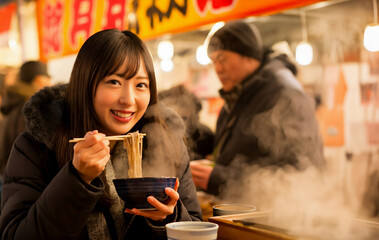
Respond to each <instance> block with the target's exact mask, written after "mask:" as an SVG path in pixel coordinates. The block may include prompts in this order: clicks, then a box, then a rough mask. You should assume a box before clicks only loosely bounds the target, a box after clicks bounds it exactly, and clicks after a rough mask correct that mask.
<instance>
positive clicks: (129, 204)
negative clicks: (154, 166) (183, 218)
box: [113, 177, 176, 210]
mask: <svg viewBox="0 0 379 240" xmlns="http://www.w3.org/2000/svg"><path fill="white" fill-rule="evenodd" d="M175 181H176V177H141V178H123V179H113V183H114V185H115V187H116V191H117V194H118V195H119V196H120V198H121V199H122V200H124V202H125V207H126V208H130V209H131V208H137V209H143V210H153V209H155V208H154V207H153V206H152V205H150V203H149V202H148V201H147V197H149V196H153V197H155V198H156V199H157V200H158V201H160V202H164V201H166V200H167V199H168V196H167V194H166V193H165V188H167V187H169V188H174V186H175Z"/></svg>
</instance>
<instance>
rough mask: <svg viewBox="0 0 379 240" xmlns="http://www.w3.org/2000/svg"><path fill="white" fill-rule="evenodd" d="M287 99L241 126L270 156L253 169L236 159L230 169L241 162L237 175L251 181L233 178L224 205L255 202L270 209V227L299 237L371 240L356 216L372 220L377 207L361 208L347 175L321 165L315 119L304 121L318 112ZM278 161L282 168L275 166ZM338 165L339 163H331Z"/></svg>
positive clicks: (263, 208)
mask: <svg viewBox="0 0 379 240" xmlns="http://www.w3.org/2000/svg"><path fill="white" fill-rule="evenodd" d="M282 97H283V100H280V102H279V103H278V104H277V105H276V106H275V107H274V108H273V109H272V110H270V111H267V112H264V113H262V114H260V115H258V116H255V119H254V121H252V120H251V119H250V120H249V119H247V121H246V122H245V124H242V126H241V127H242V128H243V129H244V130H245V132H246V133H251V132H250V131H252V132H254V134H255V136H257V137H258V142H259V144H260V146H261V147H262V148H263V149H267V152H268V153H270V155H269V156H266V157H262V158H261V159H258V160H257V162H258V164H259V165H258V164H256V165H253V166H248V165H247V164H246V165H245V166H241V162H243V160H244V159H243V158H242V157H241V156H235V159H234V161H233V162H232V164H231V165H230V169H231V168H233V166H234V165H236V164H238V165H239V169H242V171H243V172H238V175H240V176H241V175H242V176H246V177H245V178H244V182H240V180H239V181H236V180H234V181H233V176H231V178H230V181H229V182H228V183H227V184H226V187H225V188H224V189H222V194H221V197H222V199H223V202H229V203H244V204H251V205H254V206H256V207H257V209H258V210H259V211H269V212H271V213H270V214H269V219H268V221H269V225H273V226H276V227H279V228H283V229H287V230H289V231H290V232H291V233H292V234H293V235H295V236H302V237H303V236H312V237H318V238H321V239H365V238H367V237H371V236H372V235H371V234H372V233H371V232H370V231H367V229H366V228H357V218H362V217H364V218H366V217H368V216H369V215H368V214H370V213H372V209H369V208H368V206H366V205H363V204H360V203H361V202H362V201H358V202H359V203H358V204H357V201H356V198H357V196H354V195H352V194H351V193H352V191H351V186H350V185H349V184H348V182H346V181H345V180H346V179H347V178H346V177H343V178H341V175H340V174H338V173H336V172H335V171H334V172H333V171H332V169H330V168H329V166H328V165H323V164H321V162H322V158H323V156H322V148H321V146H320V142H319V139H318V138H317V137H314V136H317V135H318V134H317V131H318V130H317V123H316V120H314V121H315V122H312V121H308V119H314V118H312V117H304V116H306V115H309V114H314V113H313V110H312V108H309V109H304V104H300V103H301V101H302V102H304V101H305V100H304V98H303V99H302V98H297V96H296V94H295V93H291V97H288V98H287V97H286V96H282ZM293 99H295V100H293ZM288 109H291V111H288ZM305 119H307V120H305ZM251 123H252V124H251ZM279 129H286V130H285V131H279ZM312 136H313V137H312ZM294 157H296V159H297V163H296V164H293V163H294ZM320 158H321V159H320ZM278 159H280V161H281V162H279V165H280V166H272V164H271V163H275V161H278ZM333 161H337V159H335V160H334V159H329V160H328V161H327V162H333ZM288 163H289V164H288ZM270 164H271V165H270ZM345 164H347V162H345ZM234 179H237V178H234ZM238 179H239V178H238ZM362 187H363V188H365V186H362ZM361 200H362V199H361ZM362 229H363V230H362ZM377 234H379V233H378V231H377Z"/></svg>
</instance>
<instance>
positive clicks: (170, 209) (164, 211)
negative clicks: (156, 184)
mask: <svg viewBox="0 0 379 240" xmlns="http://www.w3.org/2000/svg"><path fill="white" fill-rule="evenodd" d="M178 188H179V179H178V178H177V179H176V182H175V186H174V189H172V188H166V189H165V192H166V194H167V195H168V197H169V199H168V200H167V202H166V203H161V202H159V201H158V200H157V199H156V198H155V197H153V196H149V197H148V198H147V201H148V202H149V203H150V204H151V205H152V206H154V207H155V208H156V209H157V210H156V211H144V210H138V209H136V208H133V209H128V208H127V209H125V212H126V213H130V214H135V215H140V216H144V217H147V218H150V219H152V220H154V221H158V220H164V219H166V217H167V216H168V215H171V214H173V213H174V210H175V206H176V203H177V201H178V200H179V193H178V192H177V191H178Z"/></svg>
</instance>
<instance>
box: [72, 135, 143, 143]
mask: <svg viewBox="0 0 379 240" xmlns="http://www.w3.org/2000/svg"><path fill="white" fill-rule="evenodd" d="M139 135H142V136H146V134H145V133H139ZM131 136H132V135H131V134H130V133H128V134H126V135H115V136H107V137H105V139H108V140H110V141H112V140H113V141H123V140H125V139H126V138H128V137H131ZM83 140H84V138H74V139H71V140H70V141H69V142H70V143H76V142H80V141H83Z"/></svg>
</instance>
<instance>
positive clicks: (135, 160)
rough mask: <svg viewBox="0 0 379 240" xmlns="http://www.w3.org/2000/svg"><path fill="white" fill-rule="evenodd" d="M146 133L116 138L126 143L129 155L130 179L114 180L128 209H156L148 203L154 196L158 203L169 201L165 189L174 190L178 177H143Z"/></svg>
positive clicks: (133, 133)
mask: <svg viewBox="0 0 379 240" xmlns="http://www.w3.org/2000/svg"><path fill="white" fill-rule="evenodd" d="M144 136H145V134H144V133H139V132H138V131H136V132H132V133H128V134H127V135H123V136H116V137H117V138H119V139H120V140H123V141H124V148H125V149H126V151H127V155H128V165H129V169H128V178H119V179H113V184H114V186H115V188H116V191H117V194H118V195H119V196H120V198H121V199H122V200H124V202H125V207H126V208H138V209H144V210H148V209H155V208H154V207H153V206H152V205H150V203H149V202H148V201H147V197H149V196H153V197H155V198H156V199H157V200H158V201H160V202H164V201H166V200H167V199H168V196H167V194H166V193H165V188H168V187H169V188H174V186H175V181H176V177H143V176H142V144H143V137H144Z"/></svg>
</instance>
